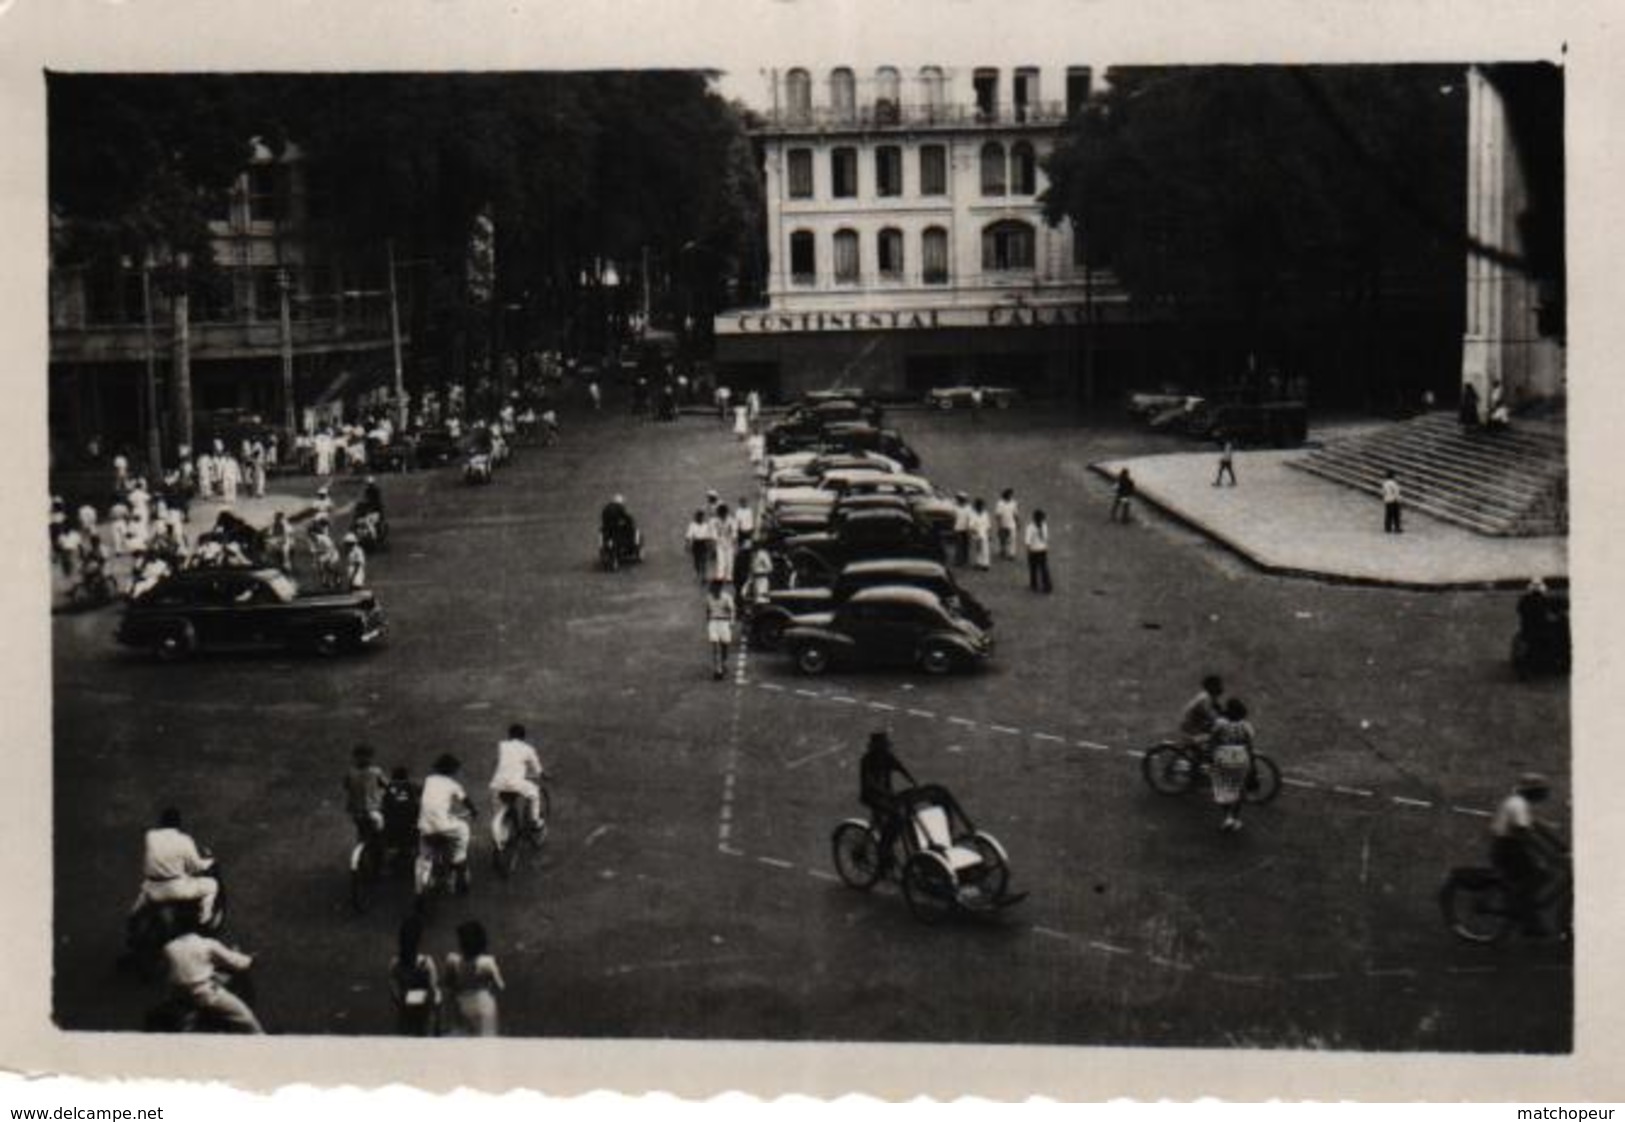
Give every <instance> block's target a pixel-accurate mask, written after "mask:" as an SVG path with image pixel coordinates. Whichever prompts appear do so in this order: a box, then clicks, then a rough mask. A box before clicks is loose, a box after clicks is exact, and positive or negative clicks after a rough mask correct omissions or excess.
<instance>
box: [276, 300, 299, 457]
mask: <svg viewBox="0 0 1625 1122" xmlns="http://www.w3.org/2000/svg"><path fill="white" fill-rule="evenodd" d="M276 287H277V293H278V295H279V296H280V297H281V304H282V307H281V318H282V439H283V442H284V443H283V447H284V448H286V449H289V452H290V454H291V451H292V449H293V443H294V440H295V438H296V437H297V436H298V435H299V434H298V429H297V422H296V420H295V418H294V400H293V314H292V312H291V311H290V310H289V308H288V304H289V299H290V295H291V289H292V288H293V278H292V277H290V276H289V275H288V270H287V269H278V270H277V273H276Z"/></svg>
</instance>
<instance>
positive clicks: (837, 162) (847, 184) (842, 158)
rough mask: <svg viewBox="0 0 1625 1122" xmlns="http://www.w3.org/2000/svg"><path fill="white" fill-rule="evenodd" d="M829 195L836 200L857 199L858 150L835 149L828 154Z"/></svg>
mask: <svg viewBox="0 0 1625 1122" xmlns="http://www.w3.org/2000/svg"><path fill="white" fill-rule="evenodd" d="M829 170H830V193H831V194H833V195H834V196H835V197H836V198H837V199H855V198H857V197H858V150H857V149H856V148H836V149H835V150H833V151H832V152H830V154H829Z"/></svg>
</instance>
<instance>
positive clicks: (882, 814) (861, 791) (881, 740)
mask: <svg viewBox="0 0 1625 1122" xmlns="http://www.w3.org/2000/svg"><path fill="white" fill-rule="evenodd" d="M894 774H896V775H901V776H902V777H903V778H904V779H906V780H908V783H909V786H915V779H914V776H912V775H910V774H909V770H908V768H906V767H904V766H903V764H902V762H901V761H900V760H898V758H897V757H896V756H894V755H892V750H891V737H889V736H887V735H886V734H885V733H884V732H875V733H870V734H869V747H868V748H867V749H865V750H864V753H863V760H862V762H861V763H860V764H859V765H858V781H859V787H858V801H859V802H861V803H863V805H864V806H866V807H868V808H869V812H870V814H871V815H872V816H873V818H874V822H875V825H876V826H878V827H879V828H880V859H881V860H882V861H885V860H887V859H888V854H890V853H891V847H892V841H893V840H894V839H895V838H896V837H897V831H898V830H899V829H901V828H902V826H903V817H904V809H903V800H902V799H901V798H900V797H899V796H898V794H897V792H895V791H893V790H892V785H891V777H892V776H893V775H894Z"/></svg>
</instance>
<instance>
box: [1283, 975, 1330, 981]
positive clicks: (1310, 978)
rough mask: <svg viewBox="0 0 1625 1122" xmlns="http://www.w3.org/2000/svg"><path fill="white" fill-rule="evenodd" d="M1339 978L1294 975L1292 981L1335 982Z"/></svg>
mask: <svg viewBox="0 0 1625 1122" xmlns="http://www.w3.org/2000/svg"><path fill="white" fill-rule="evenodd" d="M1337 977H1338V976H1337V975H1336V974H1294V975H1292V980H1293V981H1294V982H1335V981H1337Z"/></svg>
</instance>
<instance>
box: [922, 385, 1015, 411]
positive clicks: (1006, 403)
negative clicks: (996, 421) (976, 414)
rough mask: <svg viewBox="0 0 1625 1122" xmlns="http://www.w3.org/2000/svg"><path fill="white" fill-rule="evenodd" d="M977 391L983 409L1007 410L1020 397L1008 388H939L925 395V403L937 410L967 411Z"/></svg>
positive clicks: (973, 401)
mask: <svg viewBox="0 0 1625 1122" xmlns="http://www.w3.org/2000/svg"><path fill="white" fill-rule="evenodd" d="M977 390H981V391H982V408H984V409H1008V408H1010V406H1012V405H1014V404H1015V403H1016V401H1017V400H1018V399H1019V398H1020V397H1021V393H1020V391H1019V390H1013V389H1011V388H1010V387H1009V386H939V387H938V388H936V389H934V390H932V391H930V392H929V393H927V394H926V395H925V402H926V404H927V405H930V406H933V407H935V408H937V409H969V408H970V407H971V405H973V404H974V403H975V400H976V391H977Z"/></svg>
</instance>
